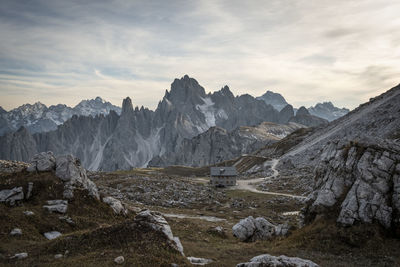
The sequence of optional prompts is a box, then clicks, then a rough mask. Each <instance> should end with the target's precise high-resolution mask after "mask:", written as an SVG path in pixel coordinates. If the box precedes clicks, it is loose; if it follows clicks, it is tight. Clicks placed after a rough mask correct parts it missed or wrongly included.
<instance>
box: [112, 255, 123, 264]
mask: <svg viewBox="0 0 400 267" xmlns="http://www.w3.org/2000/svg"><path fill="white" fill-rule="evenodd" d="M124 261H125V258H124V256H118V257H116V258H115V259H114V262H115V263H116V264H122V263H124Z"/></svg>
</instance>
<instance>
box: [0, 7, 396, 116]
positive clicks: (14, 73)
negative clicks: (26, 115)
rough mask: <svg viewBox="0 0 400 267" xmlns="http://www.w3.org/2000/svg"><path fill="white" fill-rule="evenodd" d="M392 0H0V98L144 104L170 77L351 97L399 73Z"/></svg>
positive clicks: (11, 104) (306, 95)
mask: <svg viewBox="0 0 400 267" xmlns="http://www.w3.org/2000/svg"><path fill="white" fill-rule="evenodd" d="M399 13H400V1H398V0H335V1H331V0H329V1H328V0H268V1H264V0H263V1H252V0H248V1H243V0H240V1H236V0H227V1H224V0H210V1H206V0H196V1H191V0H184V1H177V0H171V1H166V0H160V1H149V0H146V1H134V0H132V1H127V0H109V1H106V0H104V1H102V0H98V1H73V0H69V1H56V0H47V1H43V0H31V1H29V0H20V1H15V0H1V5H0V36H1V41H0V106H2V107H3V108H4V109H6V110H9V109H12V108H15V107H17V106H19V105H22V104H24V103H34V102H37V101H40V102H42V103H44V104H46V105H52V104H58V103H63V104H67V105H70V106H74V105H76V104H77V103H78V102H80V100H82V99H92V98H95V97H96V96H101V97H102V98H104V99H106V100H107V101H110V102H112V103H113V104H116V105H119V106H120V105H121V103H122V99H123V98H125V97H126V96H130V97H131V98H132V101H133V104H134V105H139V106H141V105H144V106H146V107H149V108H151V109H154V108H155V107H156V105H157V103H158V101H159V100H161V99H162V97H163V95H164V93H165V90H166V89H169V88H170V85H171V83H172V82H173V80H174V79H175V78H181V77H183V76H184V75H185V74H188V75H189V76H190V77H193V78H195V79H196V80H197V81H198V82H199V83H200V84H201V85H202V86H203V87H204V88H205V89H206V91H207V92H213V91H216V90H220V89H221V88H222V87H223V86H224V85H228V86H229V87H230V89H231V91H232V92H233V93H234V94H235V95H240V94H244V93H248V94H251V95H253V96H259V95H262V94H263V93H265V92H266V91H267V90H271V91H274V92H278V93H281V94H282V95H283V96H284V97H285V98H286V100H287V101H288V102H289V103H291V104H292V105H294V106H295V107H299V106H301V105H305V106H307V107H308V106H311V105H314V104H316V103H317V102H322V101H328V100H329V101H332V102H333V103H334V104H335V105H336V106H339V107H343V106H345V107H348V108H355V107H357V106H358V105H359V104H361V103H363V102H366V101H368V99H369V98H371V97H374V96H376V95H378V94H380V93H382V92H384V91H386V90H388V89H390V88H391V87H394V86H396V85H397V84H399V83H400V77H399V76H400V75H399V74H400V16H399Z"/></svg>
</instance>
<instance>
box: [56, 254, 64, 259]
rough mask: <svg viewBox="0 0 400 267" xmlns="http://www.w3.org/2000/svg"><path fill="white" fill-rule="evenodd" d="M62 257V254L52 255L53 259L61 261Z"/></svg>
mask: <svg viewBox="0 0 400 267" xmlns="http://www.w3.org/2000/svg"><path fill="white" fill-rule="evenodd" d="M62 257H64V255H63V254H56V255H54V258H55V259H61V258H62Z"/></svg>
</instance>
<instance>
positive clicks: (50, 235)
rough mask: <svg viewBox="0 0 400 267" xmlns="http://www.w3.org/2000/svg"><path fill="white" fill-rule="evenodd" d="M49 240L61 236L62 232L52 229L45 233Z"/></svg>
mask: <svg viewBox="0 0 400 267" xmlns="http://www.w3.org/2000/svg"><path fill="white" fill-rule="evenodd" d="M43 235H44V236H45V237H46V238H47V239H48V240H52V239H56V238H57V237H60V236H61V233H60V232H57V231H51V232H47V233H44V234H43Z"/></svg>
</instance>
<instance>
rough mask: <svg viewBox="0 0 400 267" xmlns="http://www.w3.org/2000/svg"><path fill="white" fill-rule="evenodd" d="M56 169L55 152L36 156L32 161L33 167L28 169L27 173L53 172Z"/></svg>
mask: <svg viewBox="0 0 400 267" xmlns="http://www.w3.org/2000/svg"><path fill="white" fill-rule="evenodd" d="M55 167H56V158H55V157H54V155H53V152H51V151H48V152H42V153H39V154H36V155H35V156H33V158H32V159H31V165H30V166H29V167H28V168H27V171H29V172H33V171H39V172H42V171H52V170H54V169H55Z"/></svg>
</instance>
